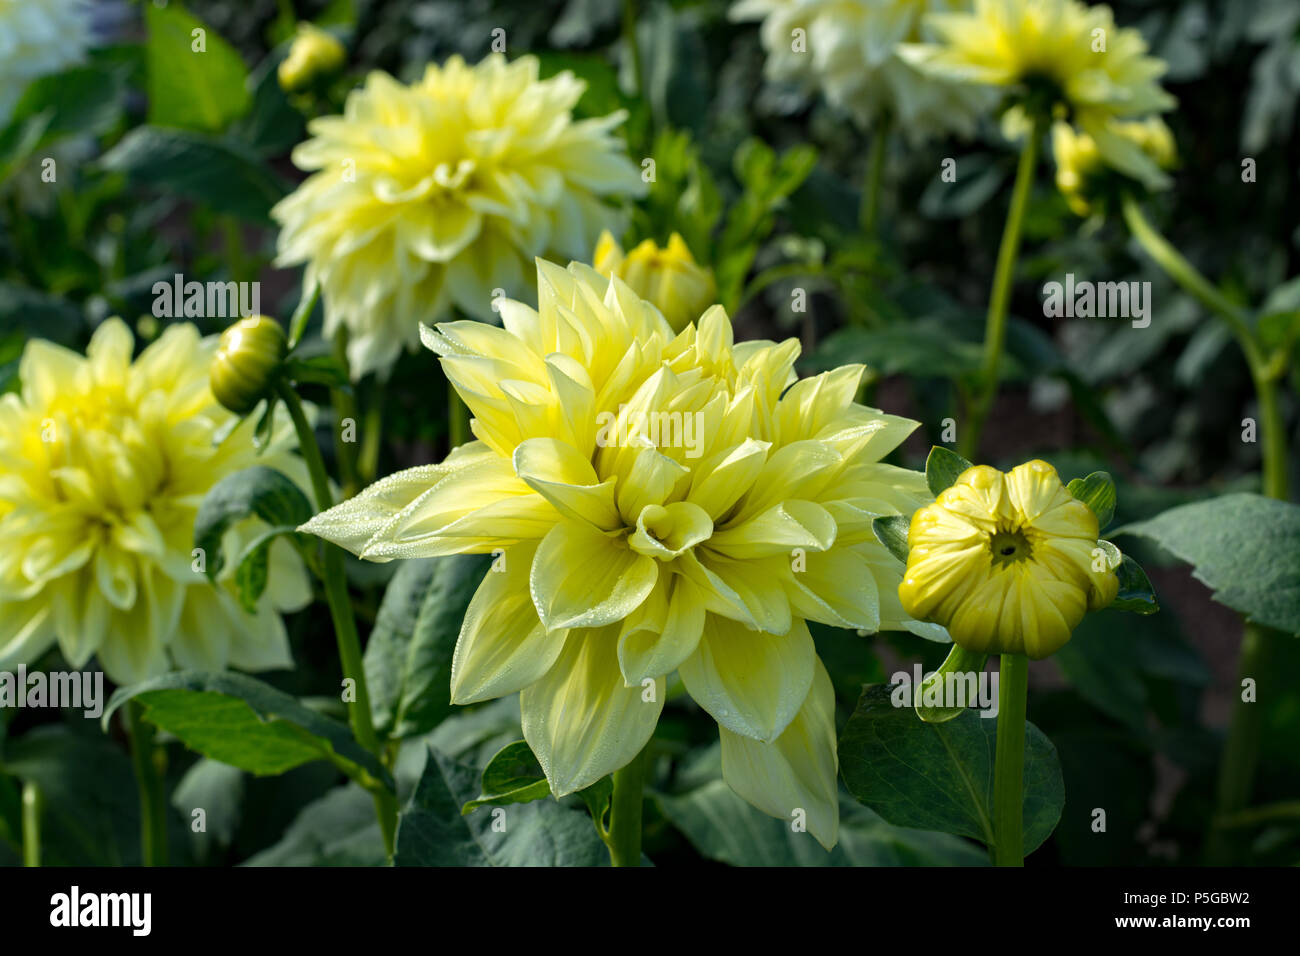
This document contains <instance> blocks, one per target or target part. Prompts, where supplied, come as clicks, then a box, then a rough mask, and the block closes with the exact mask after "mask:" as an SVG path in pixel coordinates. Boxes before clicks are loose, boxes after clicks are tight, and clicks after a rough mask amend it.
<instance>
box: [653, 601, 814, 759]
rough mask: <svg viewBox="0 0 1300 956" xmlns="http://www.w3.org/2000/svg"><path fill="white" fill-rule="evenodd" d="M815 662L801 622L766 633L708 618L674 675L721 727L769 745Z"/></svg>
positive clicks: (796, 704)
mask: <svg viewBox="0 0 1300 956" xmlns="http://www.w3.org/2000/svg"><path fill="white" fill-rule="evenodd" d="M816 659H817V654H816V652H815V650H814V649H813V640H812V635H810V634H809V633H808V628H807V626H806V625H805V624H804V623H803V621H801V620H795V621H794V622H793V624H792V626H791V628H790V631H789V633H786V634H767V633H764V632H762V631H751V630H748V629H746V628H745V627H744V625H742V624H738V623H736V622H735V621H729V620H727V619H726V618H722V617H718V616H717V615H710V616H709V617H708V618H707V619H706V620H705V623H704V633H703V635H702V636H701V638H700V645H699V647H698V648H697V649H696V651H695V653H694V654H692V655H691V656H690V657H688V658H687V659H686V660H685V661H683V662H682V664H681V666H680V667H679V668H678V673H679V674H680V675H681V678H682V681H683V683H685V685H686V690H687V692H688V693H689V694H690V695H691V697H692V698H693V699H694V700H695V702H696V703H697V704H699V705H700V706H701V707H703V708H704V709H705V710H707V711H708V712H709V714H711V715H712V716H713V719H714V720H716V721H717V722H718V723H719V724H720V725H721V726H723V727H726V728H727V729H728V730H730V731H732V732H733V733H736V734H740V735H741V736H743V737H751V738H753V739H755V740H760V741H764V742H766V743H771V742H772V741H773V740H775V739H776V738H777V737H779V736H780V735H781V733H782V731H784V730H785V729H786V727H787V726H789V724H790V722H791V721H792V720H793V719H794V717H795V715H796V714H797V713H798V712H799V708H800V707H801V706H802V705H803V702H804V699H805V698H806V697H807V696H808V688H809V687H810V686H811V684H812V680H813V670H814V662H815V661H816Z"/></svg>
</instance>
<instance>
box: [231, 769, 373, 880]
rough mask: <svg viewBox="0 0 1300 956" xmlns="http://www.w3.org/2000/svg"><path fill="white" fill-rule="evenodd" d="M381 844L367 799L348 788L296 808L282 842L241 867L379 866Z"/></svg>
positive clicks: (359, 790) (360, 791) (356, 788)
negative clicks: (297, 810) (296, 811)
mask: <svg viewBox="0 0 1300 956" xmlns="http://www.w3.org/2000/svg"><path fill="white" fill-rule="evenodd" d="M386 864H387V860H386V859H385V854H384V840H383V836H382V835H381V834H380V832H379V822H378V820H376V819H375V803H374V800H373V798H372V797H371V795H370V794H369V793H367V792H366V791H365V790H363V789H362V788H361V787H359V786H357V785H356V784H355V783H349V784H347V785H346V786H342V787H337V788H335V789H334V790H331V791H329V792H328V793H326V794H325V795H324V796H322V797H320V798H319V799H317V800H313V801H312V802H311V803H309V804H307V805H306V806H305V807H303V808H302V812H301V813H299V814H298V816H297V818H295V819H294V821H293V823H291V824H289V827H288V828H287V829H286V830H285V831H284V836H283V837H281V839H280V841H279V842H278V843H276V844H274V845H273V846H270V847H268V848H267V849H265V850H263V851H262V852H260V853H258V854H256V855H254V856H253V857H252V858H250V859H249V860H247V861H245V863H244V865H245V866H385V865H386Z"/></svg>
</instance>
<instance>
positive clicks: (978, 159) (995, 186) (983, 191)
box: [921, 153, 1008, 219]
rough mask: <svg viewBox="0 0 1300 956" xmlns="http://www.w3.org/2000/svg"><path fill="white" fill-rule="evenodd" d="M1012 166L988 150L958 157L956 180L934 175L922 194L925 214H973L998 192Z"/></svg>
mask: <svg viewBox="0 0 1300 956" xmlns="http://www.w3.org/2000/svg"><path fill="white" fill-rule="evenodd" d="M1007 173H1008V170H1007V168H1006V167H1004V166H1003V165H1002V164H1000V163H999V162H998V161H997V158H996V157H994V156H990V155H988V154H986V153H980V154H976V155H974V156H963V157H961V158H960V159H958V160H957V164H956V168H955V170H954V174H955V175H954V179H953V181H952V182H945V181H944V179H943V177H942V176H939V177H936V178H935V179H932V180H931V181H930V183H929V185H927V186H926V188H925V192H923V193H922V194H921V214H922V215H924V216H926V217H928V218H930V219H959V218H964V217H966V216H969V215H971V214H972V213H974V212H975V211H976V210H978V209H979V208H980V207H981V206H983V205H984V204H985V203H986V202H988V201H989V200H990V199H992V198H993V197H994V196H996V195H997V193H998V190H999V189H1000V188H1001V186H1002V183H1003V182H1005V181H1006V178H1007Z"/></svg>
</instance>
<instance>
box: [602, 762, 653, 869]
mask: <svg viewBox="0 0 1300 956" xmlns="http://www.w3.org/2000/svg"><path fill="white" fill-rule="evenodd" d="M649 753H650V745H649V744H647V745H646V747H645V749H644V750H642V751H641V753H639V754H637V756H635V757H633V758H632V761H631V762H630V763H628V764H627V765H626V766H624V767H623V768H622V769H621V770H616V771H614V796H613V799H612V801H611V804H610V810H609V839H608V840H607V843H608V846H609V861H610V863H611V864H612V865H613V866H640V865H641V808H642V804H643V802H644V791H645V778H646V770H647V765H648V762H649Z"/></svg>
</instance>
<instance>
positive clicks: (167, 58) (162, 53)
mask: <svg viewBox="0 0 1300 956" xmlns="http://www.w3.org/2000/svg"><path fill="white" fill-rule="evenodd" d="M144 12H145V23H146V25H147V26H148V28H149V41H148V43H147V44H146V46H145V59H146V62H147V63H148V67H149V122H150V123H157V124H159V125H161V126H178V127H181V128H183V129H197V130H203V131H205V132H214V133H215V132H218V131H219V130H221V129H224V128H225V126H226V124H227V123H229V122H230V121H231V120H233V119H235V118H236V117H238V116H240V115H242V114H243V113H244V112H245V111H246V110H247V109H248V103H249V95H248V88H247V81H248V70H247V69H246V68H245V67H244V61H243V60H242V59H240V56H239V54H238V53H237V52H236V51H235V49H234V47H232V46H231V45H230V44H228V43H227V42H226V41H225V40H223V39H222V38H221V35H220V34H218V33H217V31H216V30H213V29H212V28H211V27H209V26H208V25H207V24H205V23H203V22H202V21H201V20H198V19H197V18H195V17H194V16H193V15H192V14H189V13H187V12H186V11H185V10H183V9H181V8H180V5H179V4H178V5H175V6H170V7H158V6H155V5H154V4H149V5H148V6H147V7H145V11H144ZM200 43H202V49H198V48H197V47H198V45H199V44H200Z"/></svg>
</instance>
